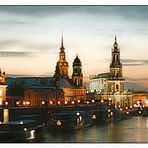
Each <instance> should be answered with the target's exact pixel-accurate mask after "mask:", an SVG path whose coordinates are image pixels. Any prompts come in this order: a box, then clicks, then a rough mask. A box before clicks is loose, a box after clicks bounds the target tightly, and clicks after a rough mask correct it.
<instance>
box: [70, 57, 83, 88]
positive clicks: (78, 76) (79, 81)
mask: <svg viewBox="0 0 148 148" xmlns="http://www.w3.org/2000/svg"><path fill="white" fill-rule="evenodd" d="M72 80H73V83H74V84H75V86H83V74H82V63H81V61H80V59H79V58H78V55H77V56H76V58H75V59H74V62H73V74H72Z"/></svg>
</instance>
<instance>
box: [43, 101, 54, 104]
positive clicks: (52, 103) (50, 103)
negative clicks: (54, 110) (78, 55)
mask: <svg viewBox="0 0 148 148" xmlns="http://www.w3.org/2000/svg"><path fill="white" fill-rule="evenodd" d="M44 104H45V101H44ZM50 104H51V105H52V104H53V102H52V101H50Z"/></svg>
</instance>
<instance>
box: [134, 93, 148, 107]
mask: <svg viewBox="0 0 148 148" xmlns="http://www.w3.org/2000/svg"><path fill="white" fill-rule="evenodd" d="M133 105H134V106H135V107H136V106H137V107H138V106H143V107H148V92H143V91H137V92H134V93H133Z"/></svg>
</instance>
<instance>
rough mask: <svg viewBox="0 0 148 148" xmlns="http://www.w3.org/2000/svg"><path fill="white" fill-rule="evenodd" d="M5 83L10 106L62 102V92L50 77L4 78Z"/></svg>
mask: <svg viewBox="0 0 148 148" xmlns="http://www.w3.org/2000/svg"><path fill="white" fill-rule="evenodd" d="M6 83H7V85H8V90H7V98H8V100H9V103H10V104H11V105H25V106H39V105H45V104H50V103H52V104H53V103H55V104H56V103H57V102H58V101H60V102H62V101H64V92H63V90H62V89H60V88H58V87H57V85H56V84H55V82H54V81H53V78H52V77H18V78H6ZM17 103H18V104H17Z"/></svg>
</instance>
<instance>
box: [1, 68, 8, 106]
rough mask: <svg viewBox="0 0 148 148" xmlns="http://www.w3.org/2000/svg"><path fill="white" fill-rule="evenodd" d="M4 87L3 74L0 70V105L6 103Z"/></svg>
mask: <svg viewBox="0 0 148 148" xmlns="http://www.w3.org/2000/svg"><path fill="white" fill-rule="evenodd" d="M6 87H7V85H6V82H5V72H3V73H2V72H1V69H0V105H3V104H4V102H5V101H6Z"/></svg>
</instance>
